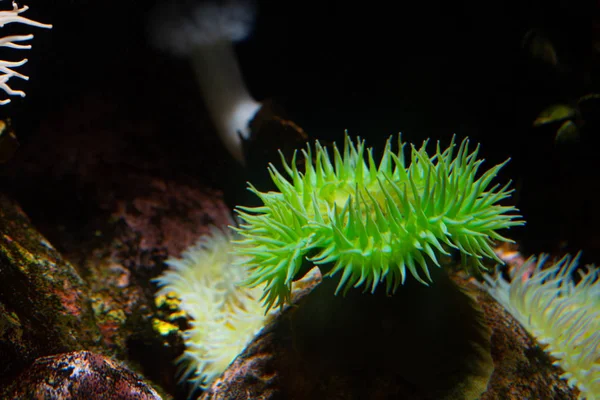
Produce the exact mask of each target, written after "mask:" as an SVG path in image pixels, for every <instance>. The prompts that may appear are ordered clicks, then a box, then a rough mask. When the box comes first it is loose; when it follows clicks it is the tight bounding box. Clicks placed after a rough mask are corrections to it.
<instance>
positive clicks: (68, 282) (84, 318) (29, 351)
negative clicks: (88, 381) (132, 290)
mask: <svg viewBox="0 0 600 400" xmlns="http://www.w3.org/2000/svg"><path fill="white" fill-rule="evenodd" d="M0 276H1V279H0V354H2V365H1V366H0V377H5V376H7V375H9V374H13V373H14V372H15V371H18V370H20V369H21V368H22V367H24V366H25V365H27V364H29V363H30V362H32V361H33V360H34V359H36V358H38V357H40V356H44V355H49V354H54V353H61V352H67V351H73V350H80V349H83V348H87V349H94V348H96V347H97V346H98V345H99V339H100V333H99V331H98V328H97V327H96V324H95V320H94V314H93V312H92V308H91V306H90V302H89V298H88V287H87V286H86V284H85V282H84V281H83V280H82V279H81V277H80V276H79V274H78V273H77V271H76V270H75V268H73V266H72V265H71V264H69V263H68V262H67V261H65V260H64V259H63V258H62V257H61V255H60V254H59V253H58V252H57V251H56V249H54V247H52V245H51V244H50V243H49V242H48V241H47V240H46V239H45V238H44V236H42V235H41V234H40V233H39V232H38V231H37V230H36V229H35V228H34V227H33V225H32V224H31V222H30V221H29V219H28V218H27V216H26V215H25V214H24V213H23V211H22V210H21V209H20V207H19V206H18V205H17V204H15V203H14V202H13V201H11V200H10V199H8V198H7V197H5V196H2V195H0Z"/></svg>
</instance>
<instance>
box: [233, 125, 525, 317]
mask: <svg viewBox="0 0 600 400" xmlns="http://www.w3.org/2000/svg"><path fill="white" fill-rule="evenodd" d="M404 146H405V145H404V144H403V143H402V141H401V138H400V137H399V138H398V149H397V150H396V151H394V150H392V140H391V138H390V139H388V141H387V143H386V145H385V148H384V151H383V155H382V156H381V159H380V160H379V162H378V163H376V162H375V157H374V155H373V150H372V149H371V148H365V144H364V141H363V140H361V139H360V138H358V139H357V140H356V142H354V141H352V139H350V138H349V137H348V136H347V135H346V137H345V141H344V147H343V149H342V151H341V152H340V150H339V149H338V148H337V147H336V146H335V145H334V146H333V149H332V155H331V156H330V153H329V151H328V150H327V149H326V148H325V147H323V146H322V145H321V144H320V143H319V142H318V141H317V142H316V144H315V146H314V151H313V149H311V147H310V145H308V146H307V148H306V150H303V151H302V154H303V157H304V171H303V172H301V171H299V170H298V167H297V163H296V154H294V156H293V159H292V161H291V165H290V164H288V163H287V162H286V161H285V159H284V157H283V155H282V162H283V169H284V171H285V173H286V174H287V177H285V176H284V175H283V174H281V173H280V172H279V170H277V168H275V167H274V166H273V165H272V164H271V165H270V166H269V172H270V175H271V178H272V180H273V182H274V184H275V185H276V187H277V188H278V189H279V191H278V192H275V191H272V192H260V191H259V190H258V189H256V188H255V187H254V186H252V185H250V190H251V191H252V192H254V193H255V194H256V195H257V196H258V197H259V198H260V200H261V201H262V203H263V204H262V205H261V206H259V207H238V208H237V213H238V214H239V216H240V217H241V220H242V222H241V225H240V227H239V228H237V230H238V232H239V233H240V236H241V239H240V240H238V241H237V242H236V248H235V249H236V253H237V254H238V255H240V256H242V257H244V261H243V265H244V266H245V267H246V268H248V269H249V271H250V275H249V278H248V280H247V283H248V284H249V285H250V286H255V285H262V284H266V287H265V293H264V296H263V298H264V300H265V304H266V306H267V309H270V308H271V307H273V306H282V305H283V304H284V303H286V302H288V303H289V300H290V288H291V284H292V282H293V280H294V279H295V277H296V275H297V274H298V272H299V271H300V269H301V267H302V264H303V262H304V260H305V259H306V260H308V261H310V262H312V263H314V264H317V265H319V266H322V267H323V266H324V265H325V264H328V265H332V267H331V269H330V270H329V271H328V273H327V276H333V275H335V274H337V273H338V272H339V273H341V277H340V280H339V284H338V286H337V289H336V294H337V293H338V292H339V291H340V290H342V289H343V291H344V293H345V292H346V291H347V290H348V289H349V288H350V287H358V286H361V285H365V290H367V289H371V291H375V289H376V287H377V285H378V284H379V283H381V282H384V281H385V284H386V290H387V292H388V293H390V292H394V291H395V290H396V289H397V288H398V286H399V285H400V284H403V283H404V281H405V278H406V270H407V269H408V272H410V274H411V275H412V276H413V277H414V278H415V279H417V280H418V281H419V282H421V283H423V284H427V282H426V281H431V277H430V273H429V265H430V264H434V265H436V266H439V262H438V259H437V255H436V254H445V255H447V254H449V251H450V250H451V249H457V250H459V251H460V253H461V254H462V255H463V259H465V260H466V257H470V259H472V260H473V262H472V264H473V266H474V267H475V268H477V269H480V268H483V264H482V260H483V259H484V258H490V259H494V260H496V261H498V262H501V261H500V260H499V259H498V257H497V256H496V255H495V253H494V251H493V249H492V243H493V240H498V241H509V239H507V238H505V237H503V236H501V235H500V234H498V233H497V231H498V230H499V229H503V228H508V227H511V226H515V225H521V224H523V222H522V221H520V220H519V216H518V215H516V214H514V213H512V212H513V211H516V209H515V208H514V207H510V206H502V205H499V204H498V202H500V201H501V200H503V199H505V198H507V197H509V196H510V193H511V192H512V191H511V190H509V184H507V185H505V186H502V187H500V186H499V185H495V186H493V187H491V188H488V186H490V183H491V181H492V179H493V178H494V177H495V176H496V174H497V173H498V171H499V170H500V168H502V166H503V165H504V164H505V163H506V162H505V163H502V164H499V165H496V166H495V167H492V168H491V169H489V170H487V171H486V172H484V173H483V174H481V175H479V176H478V174H477V172H478V170H479V167H480V166H481V164H482V162H483V160H478V159H477V154H478V150H479V147H477V148H476V149H475V150H474V151H473V152H471V153H469V150H468V147H469V141H468V139H465V140H463V141H462V143H461V144H460V146H458V151H456V147H457V146H456V144H455V142H454V139H453V140H452V143H451V144H450V146H449V147H448V148H447V149H446V150H443V151H442V150H441V149H440V144H439V142H438V144H437V147H436V152H435V154H433V155H432V156H430V155H429V154H428V153H427V150H426V146H427V141H425V142H424V143H423V145H422V146H421V147H420V148H416V147H415V146H411V150H410V163H409V164H408V165H407V163H406V161H405V157H404Z"/></svg>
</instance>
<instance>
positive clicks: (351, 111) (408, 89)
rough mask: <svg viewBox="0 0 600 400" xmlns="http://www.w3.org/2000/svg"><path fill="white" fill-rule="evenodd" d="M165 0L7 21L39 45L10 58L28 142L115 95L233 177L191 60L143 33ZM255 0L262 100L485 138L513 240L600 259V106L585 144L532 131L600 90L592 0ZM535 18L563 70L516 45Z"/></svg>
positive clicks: (320, 132) (310, 128) (330, 121)
mask: <svg viewBox="0 0 600 400" xmlns="http://www.w3.org/2000/svg"><path fill="white" fill-rule="evenodd" d="M4 3H7V2H6V1H4ZM155 3H156V2H152V1H50V0H45V1H42V0H37V1H33V0H32V1H30V2H29V4H28V5H29V6H30V7H31V9H30V10H29V11H28V12H27V13H26V14H25V15H26V16H27V17H29V18H32V19H35V20H39V21H41V22H46V23H52V24H54V28H53V29H52V30H51V31H48V30H43V29H37V28H31V29H29V28H27V27H23V26H18V27H12V25H14V24H12V25H11V26H10V27H9V28H10V29H14V30H15V31H19V30H21V32H23V29H24V30H25V31H27V32H33V33H35V36H36V37H35V39H34V40H33V41H32V44H33V46H34V48H33V49H32V50H31V51H22V52H17V51H13V50H6V51H7V52H10V56H9V57H7V58H8V59H11V60H12V59H19V57H21V55H23V56H25V57H27V58H29V63H28V64H27V65H26V66H25V67H23V68H20V69H19V71H20V72H23V73H25V74H27V75H29V76H30V80H29V81H28V82H23V81H21V82H17V81H16V80H13V81H11V83H12V85H13V86H14V87H16V88H19V89H23V90H25V91H26V92H27V97H26V98H24V99H20V98H13V102H12V103H11V104H10V105H8V106H4V107H2V108H0V114H1V115H2V116H4V117H12V119H13V122H14V126H15V129H16V131H17V134H18V136H19V139H20V141H21V144H22V148H26V146H27V144H28V143H31V142H33V141H35V140H36V138H37V135H38V134H39V132H40V131H43V130H44V126H45V124H46V121H47V120H48V119H52V118H53V116H54V118H56V117H55V116H56V115H57V114H59V113H61V110H63V109H64V108H65V107H67V106H68V107H70V110H71V112H72V113H73V112H76V110H77V105H78V104H84V102H85V101H86V100H85V99H88V98H89V97H90V96H92V97H93V96H97V97H100V98H101V99H104V100H100V101H113V100H110V99H118V100H114V101H115V102H116V103H115V104H118V105H119V106H118V107H119V108H120V110H121V111H122V113H123V114H128V113H131V114H135V115H137V116H140V115H142V116H144V115H145V116H147V117H148V119H149V120H151V121H152V123H153V124H154V126H155V127H157V128H156V129H155V130H153V132H154V133H152V134H151V135H150V136H147V137H146V138H145V140H148V141H153V140H156V141H158V142H160V143H161V146H162V148H163V149H164V151H165V152H170V151H181V152H182V153H181V156H180V157H179V159H180V161H179V162H177V163H174V164H172V167H171V169H172V171H171V172H172V173H181V171H182V170H185V173H189V174H198V175H199V176H202V177H203V179H204V180H205V181H206V182H207V183H208V184H209V185H210V186H212V187H216V188H219V187H225V186H226V185H224V184H223V182H224V180H226V179H227V178H225V177H224V174H221V172H220V171H225V170H226V168H221V166H222V165H223V159H226V158H227V155H226V153H224V152H223V150H222V149H221V148H220V147H219V146H220V145H219V143H218V141H216V140H214V139H210V138H206V137H202V135H203V134H204V132H203V131H201V130H200V128H198V123H197V121H198V120H205V119H206V118H205V116H204V114H203V113H204V111H203V108H202V107H203V106H202V99H201V98H200V95H199V93H198V90H197V89H196V88H195V81H194V77H193V74H192V71H191V69H190V67H189V65H188V63H187V61H186V60H182V59H177V58H175V57H172V56H170V55H167V54H163V53H161V52H159V51H158V50H155V49H154V48H153V47H152V46H151V45H150V44H149V43H148V40H147V35H146V19H147V13H148V11H149V10H150V9H151V8H152V7H153V6H154V4H155ZM258 10H259V11H258V19H257V21H256V27H255V30H254V33H253V35H252V36H251V37H250V38H249V39H247V40H246V41H244V42H242V43H240V44H239V45H238V47H237V49H238V52H239V57H240V62H241V65H242V69H243V71H244V74H245V76H246V79H247V83H248V86H249V88H250V90H251V92H252V93H253V95H254V96H255V97H256V98H257V99H259V100H262V99H265V98H275V99H276V100H277V101H278V102H279V103H280V104H282V105H283V106H284V107H285V108H286V110H287V111H288V112H289V115H290V116H291V118H292V119H293V120H294V121H296V122H297V123H298V124H299V125H300V126H302V127H303V128H304V130H305V131H306V132H308V133H309V134H310V135H311V137H315V138H321V139H326V140H334V139H338V140H339V139H340V138H341V137H342V136H343V132H344V130H345V129H348V131H349V133H350V134H351V135H360V136H362V137H365V138H367V139H368V143H370V144H372V145H375V146H381V144H382V142H383V140H384V139H385V138H387V137H388V136H389V135H391V134H396V133H397V132H402V133H403V137H404V139H405V140H407V141H409V142H415V143H420V142H421V141H422V140H424V139H426V138H431V139H432V140H438V139H439V140H442V142H443V143H444V144H447V143H448V142H449V140H450V137H451V135H453V134H456V135H457V136H458V137H459V138H462V137H464V136H469V137H470V138H472V140H473V141H475V142H480V143H481V144H482V149H481V153H480V156H481V157H484V158H486V160H487V163H486V165H487V166H491V165H492V164H495V163H499V162H502V161H504V160H505V159H506V158H509V157H510V158H511V159H512V161H511V162H510V163H509V165H508V166H507V167H506V168H504V169H503V171H502V172H501V176H500V179H499V181H498V182H503V181H506V180H508V179H512V180H513V182H515V187H516V188H517V192H516V194H515V196H514V198H515V201H516V202H517V206H518V207H519V208H520V209H521V211H522V213H523V215H524V217H525V219H526V220H527V226H526V227H523V228H518V229H515V230H513V231H512V232H511V233H510V235H509V236H511V237H513V238H515V239H517V240H518V241H519V243H520V244H521V245H522V250H523V251H524V252H525V253H526V254H532V253H537V252H541V251H548V252H564V251H570V252H575V251H578V250H580V249H581V250H583V251H584V260H585V261H590V262H600V235H599V234H598V232H597V229H596V227H597V226H598V223H599V222H600V217H599V213H598V209H597V208H598V207H597V206H596V204H598V197H597V193H598V191H599V189H600V184H599V179H598V158H597V155H596V154H597V151H598V142H599V139H598V134H597V130H598V113H597V112H596V110H597V107H595V106H596V105H595V104H593V102H592V103H591V104H590V105H589V106H588V107H587V108H586V110H585V114H584V120H585V125H584V126H583V128H582V129H581V137H580V139H579V141H578V142H574V143H566V144H557V143H555V140H554V136H555V133H556V128H557V127H556V126H554V127H543V128H539V129H534V128H532V127H531V123H532V121H533V120H534V119H535V117H536V115H537V114H538V113H539V112H540V111H541V110H542V109H544V108H545V107H547V106H548V105H550V104H553V103H557V102H569V101H575V100H576V99H577V98H578V97H580V96H582V95H584V94H587V93H590V92H593V91H595V90H598V80H599V78H600V76H599V75H598V65H599V64H598V59H599V57H598V51H597V50H594V44H595V43H596V44H597V42H595V40H599V39H598V38H599V37H600V34H599V32H598V31H599V30H600V28H599V22H598V21H599V20H598V18H597V13H598V7H597V4H595V3H594V2H577V1H566V0H564V1H550V2H548V1H500V2H484V3H482V2H479V1H453V2H447V1H443V2H417V1H412V2H390V3H389V4H388V5H381V4H378V3H376V2H355V3H351V2H334V1H260V2H258ZM532 28H535V29H538V30H539V31H541V32H543V33H544V34H545V35H546V37H548V39H549V40H551V41H552V43H553V44H554V46H555V49H556V52H557V54H558V60H559V63H558V65H557V66H552V65H548V64H545V63H543V62H541V61H539V60H536V59H534V58H532V57H531V55H530V54H529V53H528V52H527V51H526V49H523V48H522V40H523V37H524V35H525V33H526V32H527V31H528V30H529V29H532ZM6 29H8V28H6ZM7 32H8V30H7ZM4 51H5V50H3V52H4ZM25 53H26V55H25ZM90 93H92V95H90ZM106 99H109V100H106ZM82 108H83V105H82ZM73 110H75V111H73ZM54 134H55V135H57V137H58V136H60V131H56V132H55V133H54ZM153 135H154V136H153ZM198 137H202V138H201V139H198ZM198 141H200V142H198ZM60 143H61V144H60V146H65V144H64V142H60ZM197 143H200V144H198V145H197V146H196V144H197ZM207 143H208V144H207ZM175 149H178V150H175ZM49 154H52V150H51V149H49ZM16 157H17V158H18V157H19V155H17V156H16ZM184 159H188V160H192V161H190V162H182V161H181V160H184ZM193 160H196V161H193ZM11 162H12V161H11ZM11 162H9V163H7V164H5V165H4V166H1V167H0V168H2V169H3V172H4V175H10V176H11V178H10V179H5V180H4V183H3V185H5V187H6V188H7V190H8V191H10V192H11V193H12V194H13V195H14V196H16V197H17V198H18V200H20V201H21V202H22V203H23V204H24V207H25V208H26V211H27V212H28V213H29V214H30V215H32V218H34V220H35V217H36V215H37V214H40V215H41V214H42V212H41V211H40V210H41V209H43V214H44V215H47V214H48V213H52V212H55V211H56V212H57V213H58V211H57V210H52V208H51V206H50V204H51V202H50V201H49V200H48V202H46V205H40V202H39V201H37V202H36V201H34V200H32V199H31V198H30V197H29V196H27V195H26V193H27V194H29V192H26V191H25V189H24V188H25V187H26V186H27V183H26V182H24V181H23V179H25V178H23V179H17V178H18V172H15V171H14V168H15V167H14V163H13V164H12V165H11ZM57 162H58V161H57ZM11 169H12V170H11ZM7 170H10V173H7V172H6V171H7ZM163 172H164V173H170V172H168V171H163ZM15 176H16V177H17V178H15ZM0 183H2V182H0ZM57 184H58V183H57ZM59 186H60V185H59ZM63 189H64V190H68V188H67V187H65V188H63ZM242 201H243V200H241V201H240V202H242ZM71 206H73V207H75V208H77V207H78V206H80V207H84V206H83V205H81V204H80V205H78V204H77V203H73V204H72V205H71ZM44 207H46V208H44ZM73 207H70V208H71V209H73ZM36 213H37V214H36ZM57 215H59V214H57Z"/></svg>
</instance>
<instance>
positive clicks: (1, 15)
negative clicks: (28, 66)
mask: <svg viewBox="0 0 600 400" xmlns="http://www.w3.org/2000/svg"><path fill="white" fill-rule="evenodd" d="M12 6H13V9H12V10H9V11H0V28H2V27H4V25H6V24H10V23H12V22H17V23H19V24H25V25H31V26H35V27H38V28H47V29H50V28H52V25H49V24H42V23H41V22H37V21H34V20H31V19H29V18H25V17H22V16H20V15H19V14H21V13H23V12H25V11H27V10H28V9H29V7H27V6H23V7H21V8H19V6H18V5H17V3H16V2H14V1H13V3H12ZM31 39H33V35H32V34H29V35H13V36H6V37H3V38H0V47H9V48H12V49H18V50H26V49H30V48H31V45H29V44H20V43H16V42H25V41H28V40H31ZM26 62H27V59H26V58H24V59H23V60H21V61H4V60H0V73H1V74H0V89H2V90H4V92H5V93H6V94H8V95H9V96H21V97H25V92H23V91H21V90H13V89H12V88H11V87H10V86H8V80H9V79H10V78H12V77H13V76H15V77H17V78H21V79H24V80H28V79H29V77H28V76H27V75H23V74H21V73H18V72H16V71H14V70H12V69H11V68H10V67H20V66H21V65H23V64H25V63H26ZM8 103H10V98H9V99H4V100H0V105H5V104H8Z"/></svg>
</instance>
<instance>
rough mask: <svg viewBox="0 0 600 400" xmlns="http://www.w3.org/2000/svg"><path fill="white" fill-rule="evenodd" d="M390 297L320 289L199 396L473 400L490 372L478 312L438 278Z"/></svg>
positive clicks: (329, 286)
mask: <svg viewBox="0 0 600 400" xmlns="http://www.w3.org/2000/svg"><path fill="white" fill-rule="evenodd" d="M434 279H435V283H434V284H433V285H432V287H426V286H423V285H421V284H419V283H416V282H413V281H411V282H406V285H405V286H404V287H401V288H400V289H399V290H398V291H397V292H396V294H395V295H393V296H387V295H386V294H385V291H384V290H383V291H381V290H378V291H376V292H375V293H374V294H369V293H362V291H361V290H351V291H349V292H348V293H347V295H346V296H345V297H344V296H342V295H338V296H334V295H333V291H334V290H335V286H336V285H337V282H336V280H335V279H330V278H326V279H323V282H322V283H321V285H319V286H318V287H316V288H315V289H314V290H313V291H312V292H311V293H310V294H307V295H305V296H303V297H302V298H299V299H298V300H296V301H295V302H294V304H293V305H292V306H291V307H289V308H288V309H287V310H284V312H283V313H282V314H281V315H280V316H279V317H278V318H277V319H275V320H274V321H273V322H272V323H270V324H269V325H267V326H266V327H265V328H264V329H263V330H262V331H261V333H259V335H258V336H257V337H256V338H255V340H254V341H253V342H251V343H250V344H249V345H248V347H247V348H246V349H245V351H244V352H243V353H242V354H241V355H240V356H239V357H238V358H237V359H236V360H235V361H234V362H233V363H232V365H231V366H230V367H229V369H228V370H227V371H226V372H225V373H224V374H223V376H222V377H221V378H220V379H218V380H217V381H215V382H214V383H213V385H212V386H211V387H210V388H209V389H208V391H207V392H206V393H205V394H204V395H203V397H202V399H203V400H209V399H210V400H216V399H228V400H232V399H247V398H252V399H290V400H302V399H391V398H393V399H436V400H442V399H447V400H450V399H475V398H478V396H479V395H480V394H481V393H482V392H483V391H484V390H485V387H486V385H487V382H488V379H489V377H490V375H491V373H492V369H493V365H492V359H491V356H490V343H489V335H490V332H489V330H488V329H487V328H486V327H485V326H484V324H483V318H482V313H481V310H479V308H478V307H477V306H476V304H475V303H474V302H473V300H472V298H471V297H469V296H468V295H466V294H464V293H463V292H462V291H461V290H459V288H457V287H456V285H454V284H453V283H452V282H451V281H450V280H449V279H448V278H447V277H445V278H444V275H440V276H439V277H435V278H434Z"/></svg>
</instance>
